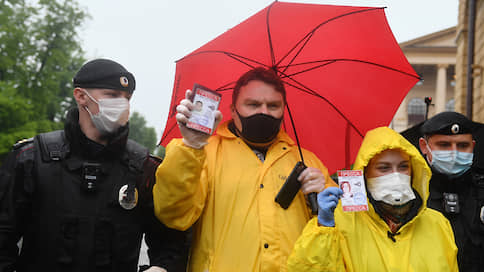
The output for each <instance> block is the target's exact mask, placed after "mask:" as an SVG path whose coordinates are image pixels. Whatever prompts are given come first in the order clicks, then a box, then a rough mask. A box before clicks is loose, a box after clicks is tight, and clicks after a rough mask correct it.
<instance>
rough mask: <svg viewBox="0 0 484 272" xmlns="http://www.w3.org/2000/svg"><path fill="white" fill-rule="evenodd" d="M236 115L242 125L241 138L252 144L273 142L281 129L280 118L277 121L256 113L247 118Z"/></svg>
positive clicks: (269, 116)
mask: <svg viewBox="0 0 484 272" xmlns="http://www.w3.org/2000/svg"><path fill="white" fill-rule="evenodd" d="M236 112H237V115H238V116H239V118H240V122H241V123H242V131H239V133H240V134H241V136H242V137H243V138H245V139H246V140H248V141H249V142H253V143H268V142H270V141H272V140H274V139H275V138H276V136H277V133H279V130H280V128H281V122H282V118H280V119H277V118H274V117H272V116H271V115H267V114H263V113H258V114H254V115H250V116H248V117H243V116H240V114H239V112H238V111H237V110H236Z"/></svg>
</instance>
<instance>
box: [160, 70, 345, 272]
mask: <svg viewBox="0 0 484 272" xmlns="http://www.w3.org/2000/svg"><path fill="white" fill-rule="evenodd" d="M190 94H191V92H190V91H188V92H187V98H188V97H190ZM232 96H233V97H232V106H231V109H232V120H230V121H228V122H225V123H223V124H222V125H221V126H220V127H219V128H218V130H217V134H216V135H214V136H211V137H208V135H206V134H202V133H198V132H196V131H194V130H190V129H188V128H186V127H185V125H184V124H185V123H186V122H187V118H188V117H189V116H190V115H191V110H192V109H194V105H193V103H192V102H190V101H189V100H188V99H184V100H182V101H181V103H180V105H178V107H177V111H178V114H177V116H176V117H177V121H178V123H179V128H180V132H181V133H182V135H183V139H174V140H172V141H171V142H170V143H169V144H168V145H167V147H166V156H165V159H164V161H163V163H162V164H161V165H160V167H159V168H158V171H157V174H156V177H157V181H156V185H155V187H154V189H153V198H154V205H155V214H156V215H157V216H158V218H159V219H160V220H161V221H162V222H163V223H164V224H166V225H167V226H169V227H172V228H175V229H180V230H185V229H187V228H189V227H191V226H192V225H193V241H192V246H191V255H190V260H189V269H188V270H189V271H211V272H212V271H223V272H225V271H267V272H270V271H286V263H287V257H288V256H289V254H290V252H291V250H292V247H293V246H294V243H295V241H296V239H297V238H298V237H299V235H300V234H301V232H302V230H303V228H304V226H305V225H306V223H307V222H308V221H309V219H310V216H311V212H310V211H309V209H308V206H307V204H306V200H305V197H304V194H308V193H310V192H320V191H322V190H323V189H324V188H325V186H328V185H333V186H335V185H336V184H334V182H333V181H332V180H331V178H330V177H329V176H328V171H327V169H326V167H325V166H324V165H323V164H322V163H321V161H320V160H319V159H318V158H317V157H316V156H315V155H314V154H313V153H311V152H309V151H307V150H303V151H302V152H303V157H304V159H305V163H306V165H307V166H308V168H307V169H305V170H304V171H303V172H302V173H301V175H300V176H299V180H300V181H301V183H302V187H301V192H299V193H298V194H297V196H296V198H295V199H294V200H293V202H292V204H291V205H290V206H289V207H288V209H283V208H281V206H279V205H278V203H276V202H275V201H274V199H275V197H276V195H277V193H278V191H279V189H280V188H281V186H282V185H283V184H284V182H285V180H286V178H287V176H288V175H289V174H290V172H291V170H292V169H293V167H294V166H295V164H296V163H297V162H298V161H299V160H300V156H299V153H298V149H297V146H296V145H295V144H294V142H293V141H292V140H291V138H290V137H289V136H288V135H287V134H286V133H285V132H284V131H283V130H280V127H281V121H282V116H283V113H284V106H285V103H286V100H285V89H284V85H283V84H282V82H281V80H280V79H279V78H278V77H277V75H276V74H275V73H273V72H272V71H271V70H267V69H264V68H255V69H253V70H250V71H249V72H247V73H246V74H244V75H243V76H242V77H241V78H240V79H239V80H238V81H237V84H236V86H235V88H234V92H233V95H232ZM216 116H217V119H216V121H218V120H220V119H221V116H220V112H217V113H216Z"/></svg>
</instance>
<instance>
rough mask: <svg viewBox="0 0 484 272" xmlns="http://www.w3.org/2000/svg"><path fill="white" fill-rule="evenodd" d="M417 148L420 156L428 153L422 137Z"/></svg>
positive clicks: (425, 142)
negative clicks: (420, 153)
mask: <svg viewBox="0 0 484 272" xmlns="http://www.w3.org/2000/svg"><path fill="white" fill-rule="evenodd" d="M418 147H419V148H420V152H422V154H424V155H427V153H429V150H428V149H427V141H425V139H424V138H423V137H420V139H418Z"/></svg>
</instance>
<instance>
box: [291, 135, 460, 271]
mask: <svg viewBox="0 0 484 272" xmlns="http://www.w3.org/2000/svg"><path fill="white" fill-rule="evenodd" d="M396 148H399V149H402V150H404V151H405V152H406V153H407V154H409V155H410V157H411V159H410V161H411V162H410V163H411V169H412V187H413V188H414V189H415V191H416V192H418V194H419V195H420V197H421V198H422V201H423V203H422V205H421V206H420V208H419V210H418V213H417V215H416V216H415V217H414V218H413V219H411V220H410V221H409V222H407V223H406V224H405V225H403V226H402V227H401V228H400V229H399V230H398V232H397V233H398V234H397V235H395V236H394V239H395V241H392V240H391V238H390V237H389V234H388V233H389V231H390V228H389V227H388V225H387V224H386V223H385V222H384V221H383V219H381V217H380V216H379V215H378V214H377V213H376V212H375V210H374V208H373V206H372V205H371V203H369V202H368V203H369V211H363V212H343V211H342V209H341V205H340V204H339V205H338V206H337V207H336V209H335V227H324V226H319V225H318V222H317V218H314V219H313V220H311V221H310V222H309V223H308V225H307V226H306V227H305V228H304V231H303V234H302V235H301V237H300V238H299V239H298V241H297V242H296V245H295V246H294V250H293V252H292V254H291V256H290V257H289V260H288V267H289V271H362V272H365V271H367V272H375V271H392V272H397V271H415V272H422V271H439V272H443V271H458V268H457V259H456V256H457V247H456V245H455V243H454V234H453V232H452V229H451V227H450V224H449V222H448V221H447V219H446V218H445V217H444V216H443V215H442V214H440V213H439V212H437V211H435V210H432V209H429V208H427V205H426V202H427V198H428V195H429V189H428V183H429V180H430V176H431V172H430V169H429V167H428V166H427V164H426V162H425V160H424V159H423V157H422V156H421V155H420V153H419V152H418V151H417V149H416V148H415V147H414V146H412V145H411V144H410V143H409V142H408V141H407V140H405V139H404V138H403V137H402V136H400V134H398V133H396V132H395V131H393V130H391V129H390V128H387V127H381V128H377V129H374V130H372V131H369V132H368V133H367V135H366V136H365V139H364V140H363V143H362V146H361V148H360V150H359V153H358V155H357V158H356V161H355V165H354V168H355V169H364V168H365V167H366V166H367V165H368V162H369V161H370V159H371V158H373V156H375V155H376V154H378V153H380V152H382V151H384V150H386V149H396Z"/></svg>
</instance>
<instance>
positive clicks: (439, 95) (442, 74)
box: [434, 64, 449, 114]
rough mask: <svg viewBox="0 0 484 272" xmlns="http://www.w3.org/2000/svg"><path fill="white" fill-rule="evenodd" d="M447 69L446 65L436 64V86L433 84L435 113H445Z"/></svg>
mask: <svg viewBox="0 0 484 272" xmlns="http://www.w3.org/2000/svg"><path fill="white" fill-rule="evenodd" d="M447 67H449V65H448V64H437V84H435V86H436V88H435V99H434V105H435V113H436V114H437V113H439V112H443V111H445V102H446V101H447V97H446V95H447Z"/></svg>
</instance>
